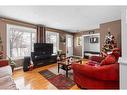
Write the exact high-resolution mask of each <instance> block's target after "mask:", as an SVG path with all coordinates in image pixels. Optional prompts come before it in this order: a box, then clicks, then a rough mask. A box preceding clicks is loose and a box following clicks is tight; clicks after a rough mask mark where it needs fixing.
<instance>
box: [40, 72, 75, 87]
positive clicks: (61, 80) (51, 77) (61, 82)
mask: <svg viewBox="0 0 127 95" xmlns="http://www.w3.org/2000/svg"><path fill="white" fill-rule="evenodd" d="M39 73H40V74H41V75H42V76H43V77H45V78H46V79H47V80H48V81H49V82H50V83H52V84H53V85H54V86H55V87H56V88H58V89H70V88H71V87H73V86H74V85H75V83H74V81H73V80H71V79H70V78H66V76H65V75H62V74H59V75H56V74H54V73H52V72H51V71H49V70H42V71H40V72H39Z"/></svg>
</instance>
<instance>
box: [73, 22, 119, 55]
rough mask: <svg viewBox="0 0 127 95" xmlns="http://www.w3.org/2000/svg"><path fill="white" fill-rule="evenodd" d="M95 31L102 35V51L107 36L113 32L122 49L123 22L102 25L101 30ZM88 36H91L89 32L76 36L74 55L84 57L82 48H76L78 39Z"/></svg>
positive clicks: (76, 34)
mask: <svg viewBox="0 0 127 95" xmlns="http://www.w3.org/2000/svg"><path fill="white" fill-rule="evenodd" d="M89 31H91V30H89ZM94 31H95V33H98V32H99V33H100V49H101V48H102V45H103V44H104V40H105V35H106V34H107V33H108V32H111V34H112V35H114V36H115V39H116V42H117V45H118V47H119V48H121V20H116V21H112V22H107V23H103V24H100V28H99V29H95V30H94ZM87 34H89V32H88V31H82V32H80V33H75V34H74V55H76V56H82V46H76V37H78V36H82V35H87Z"/></svg>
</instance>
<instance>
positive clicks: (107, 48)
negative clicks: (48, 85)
mask: <svg viewBox="0 0 127 95" xmlns="http://www.w3.org/2000/svg"><path fill="white" fill-rule="evenodd" d="M116 47H117V43H116V41H115V37H114V36H113V35H112V34H111V33H110V32H108V34H107V35H106V37H105V41H104V45H103V47H102V53H105V54H108V53H110V52H112V50H113V49H114V48H116Z"/></svg>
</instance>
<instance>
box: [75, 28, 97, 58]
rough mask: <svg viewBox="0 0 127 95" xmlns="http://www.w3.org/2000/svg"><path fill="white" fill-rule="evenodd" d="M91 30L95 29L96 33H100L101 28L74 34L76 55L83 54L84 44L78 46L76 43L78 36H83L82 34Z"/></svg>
mask: <svg viewBox="0 0 127 95" xmlns="http://www.w3.org/2000/svg"><path fill="white" fill-rule="evenodd" d="M89 31H94V33H98V32H99V29H94V30H88V31H81V32H79V33H75V34H74V55H75V56H82V46H77V45H76V38H77V37H81V36H82V35H87V34H89Z"/></svg>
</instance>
